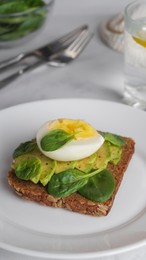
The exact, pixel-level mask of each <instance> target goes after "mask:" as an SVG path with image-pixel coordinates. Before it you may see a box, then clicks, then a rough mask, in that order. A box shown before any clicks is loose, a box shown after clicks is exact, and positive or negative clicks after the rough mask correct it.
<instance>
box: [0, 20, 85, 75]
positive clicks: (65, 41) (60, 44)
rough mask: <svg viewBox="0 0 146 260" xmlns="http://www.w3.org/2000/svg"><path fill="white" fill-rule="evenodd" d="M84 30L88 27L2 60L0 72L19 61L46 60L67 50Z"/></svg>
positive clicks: (82, 27) (81, 27)
mask: <svg viewBox="0 0 146 260" xmlns="http://www.w3.org/2000/svg"><path fill="white" fill-rule="evenodd" d="M84 30H85V31H86V30H88V25H82V26H80V27H78V28H77V29H74V30H73V31H71V32H69V33H67V34H65V35H64V36H62V37H60V38H58V39H56V40H54V41H53V42H51V43H49V44H47V45H46V46H43V47H40V48H38V49H36V50H34V51H31V52H28V53H20V54H18V55H17V56H15V57H12V58H10V59H7V60H4V61H2V62H0V72H3V71H5V70H6V69H10V68H13V65H16V64H19V63H20V61H23V60H25V59H26V58H29V57H31V56H35V57H38V58H41V59H44V60H47V59H48V56H50V55H52V54H54V53H56V52H58V51H62V50H63V49H65V48H67V47H68V46H69V45H70V44H71V43H72V42H73V41H74V40H75V39H76V38H77V36H79V35H80V33H81V32H82V31H84Z"/></svg>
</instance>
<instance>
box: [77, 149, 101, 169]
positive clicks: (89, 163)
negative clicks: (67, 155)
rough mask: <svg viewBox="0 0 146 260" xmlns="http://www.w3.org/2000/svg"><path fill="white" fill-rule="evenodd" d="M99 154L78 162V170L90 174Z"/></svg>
mask: <svg viewBox="0 0 146 260" xmlns="http://www.w3.org/2000/svg"><path fill="white" fill-rule="evenodd" d="M96 158H97V153H94V154H92V155H90V156H89V157H86V158H84V159H81V160H78V161H77V164H76V169H78V170H80V171H83V172H85V173H88V172H90V171H91V170H92V169H93V165H94V163H95V161H96Z"/></svg>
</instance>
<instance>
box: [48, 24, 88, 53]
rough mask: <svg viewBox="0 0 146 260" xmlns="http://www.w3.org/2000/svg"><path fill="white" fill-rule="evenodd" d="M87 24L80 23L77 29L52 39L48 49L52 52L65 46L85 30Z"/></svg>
mask: <svg viewBox="0 0 146 260" xmlns="http://www.w3.org/2000/svg"><path fill="white" fill-rule="evenodd" d="M87 29H88V25H82V26H80V27H78V28H77V29H75V30H73V31H71V32H69V33H68V34H65V35H64V36H62V37H61V38H58V39H56V40H54V41H53V42H52V43H51V44H49V47H50V49H52V50H53V51H54V52H58V51H61V50H63V49H65V48H67V47H68V46H69V45H70V44H72V42H74V40H75V39H76V38H77V37H78V36H79V35H80V34H81V32H82V31H84V30H87Z"/></svg>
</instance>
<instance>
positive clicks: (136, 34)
mask: <svg viewBox="0 0 146 260" xmlns="http://www.w3.org/2000/svg"><path fill="white" fill-rule="evenodd" d="M124 96H125V100H126V102H127V103H128V104H129V105H134V106H137V107H139V108H142V109H144V110H145V109H146V0H139V1H135V2H132V3H131V4H129V5H128V6H127V7H126V8H125V82H124Z"/></svg>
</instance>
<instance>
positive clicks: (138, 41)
mask: <svg viewBox="0 0 146 260" xmlns="http://www.w3.org/2000/svg"><path fill="white" fill-rule="evenodd" d="M132 38H133V39H134V40H135V41H136V42H137V43H138V44H140V45H141V46H143V47H145V48H146V39H140V38H137V37H135V36H132Z"/></svg>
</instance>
